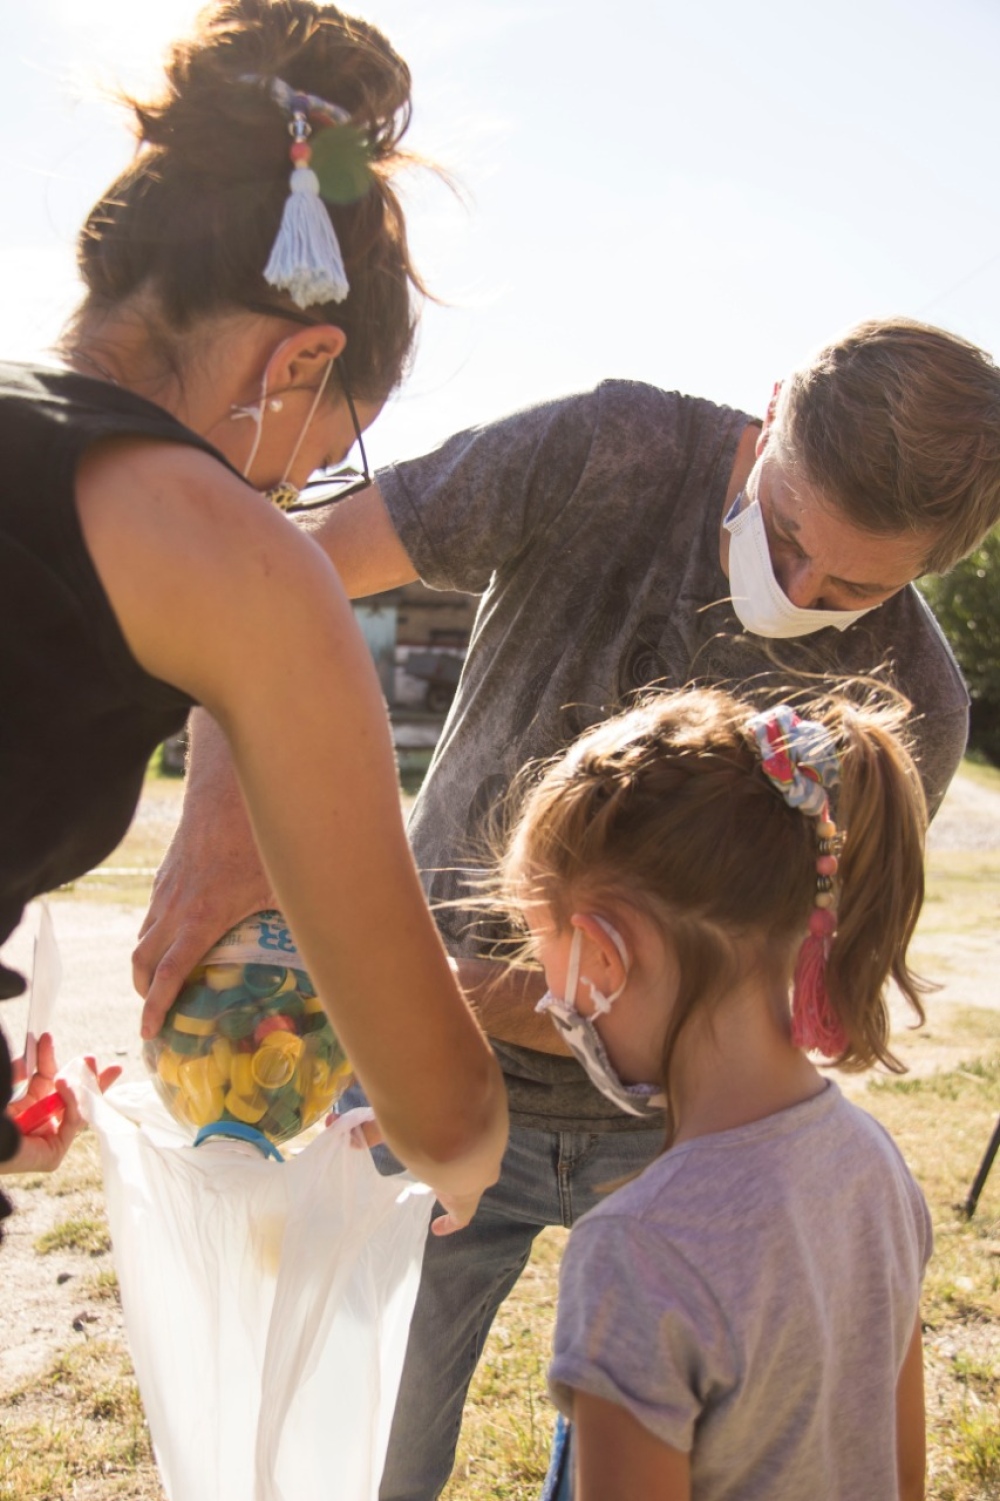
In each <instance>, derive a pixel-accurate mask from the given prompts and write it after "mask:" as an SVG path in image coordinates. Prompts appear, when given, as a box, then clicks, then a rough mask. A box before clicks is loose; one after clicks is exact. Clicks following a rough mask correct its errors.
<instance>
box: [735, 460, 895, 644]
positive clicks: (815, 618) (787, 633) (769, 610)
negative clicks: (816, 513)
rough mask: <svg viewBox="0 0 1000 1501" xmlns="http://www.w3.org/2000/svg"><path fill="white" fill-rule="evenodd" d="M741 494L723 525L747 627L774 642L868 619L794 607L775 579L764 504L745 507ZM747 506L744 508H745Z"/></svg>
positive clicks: (844, 627)
mask: <svg viewBox="0 0 1000 1501" xmlns="http://www.w3.org/2000/svg"><path fill="white" fill-rule="evenodd" d="M744 496H745V492H744V491H742V490H741V491H740V493H739V495H737V497H736V499H735V500H734V502H733V504H732V507H731V509H730V511H729V513H728V515H727V516H726V519H725V521H724V522H723V525H724V527H725V529H726V531H727V532H728V533H729V588H730V593H731V596H732V602H733V609H734V610H735V611H736V614H737V616H738V617H739V620H740V624H741V625H742V626H743V629H744V630H746V631H749V632H750V634H751V635H753V636H766V637H769V638H770V639H772V640H777V639H783V638H788V637H795V636H811V635H812V634H813V632H815V631H825V630H828V629H830V628H831V627H832V628H833V629H834V630H838V631H846V630H847V628H848V626H850V625H853V624H854V622H855V621H856V620H860V619H861V617H862V615H867V614H868V613H869V611H870V610H873V609H876V608H877V606H875V605H867V606H866V607H865V608H864V609H863V610H804V609H800V607H799V606H798V605H793V604H792V602H791V600H790V599H789V598H788V596H787V594H785V592H784V590H783V589H782V587H781V585H780V584H779V583H778V580H777V579H776V578H775V575H774V565H773V564H772V562H771V550H770V548H769V547H768V545H767V532H766V530H765V527H764V517H763V514H762V512H761V509H760V503H759V501H752V502H751V503H750V504H749V505H744V504H743V502H744ZM741 507H742V509H741Z"/></svg>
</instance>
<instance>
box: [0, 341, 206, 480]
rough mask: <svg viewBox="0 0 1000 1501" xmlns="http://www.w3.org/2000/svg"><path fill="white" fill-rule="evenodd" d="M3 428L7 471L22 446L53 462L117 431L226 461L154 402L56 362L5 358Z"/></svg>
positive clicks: (0, 367)
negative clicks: (202, 452)
mask: <svg viewBox="0 0 1000 1501" xmlns="http://www.w3.org/2000/svg"><path fill="white" fill-rule="evenodd" d="M0 431H2V432H3V437H4V447H5V455H6V457H7V465H6V467H7V470H8V473H9V472H10V468H11V460H12V459H14V460H15V461H16V459H17V456H18V454H19V453H20V452H23V453H24V454H25V456H26V457H27V458H30V457H31V456H32V455H33V456H34V457H35V459H36V461H37V460H41V459H44V460H47V461H48V463H49V464H52V463H54V462H56V461H57V459H58V457H59V456H60V455H62V454H72V453H76V452H82V451H83V450H84V449H86V448H87V447H88V446H89V445H90V444H91V443H94V442H97V441H99V440H100V439H102V438H106V437H114V436H123V437H128V436H134V437H147V438H151V439H153V440H154V441H155V440H160V441H163V442H168V443H180V444H186V445H188V446H190V447H192V448H198V449H202V450H204V451H206V452H208V453H210V454H211V455H212V456H213V457H214V458H216V459H217V460H218V461H219V462H220V463H223V464H224V463H225V462H226V461H225V460H224V459H223V458H222V455H221V454H219V453H218V452H217V450H215V449H214V448H213V447H212V445H211V444H209V443H207V442H206V441H205V440H204V439H203V438H201V437H199V436H198V434H197V433H194V432H192V431H191V429H190V428H188V427H185V426H184V424H183V423H182V422H180V421H178V419H177V418H176V417H174V416H172V415H171V413H170V412H168V411H166V410H165V409H164V408H163V407H160V406H157V405H156V403H155V402H152V401H149V400H147V399H146V398H145V397H143V396H138V395H136V394H135V393H134V392H133V391H128V390H126V389H125V388H124V387H122V386H117V385H114V384H112V383H111V382H110V381H106V380H95V379H93V378H92V377H90V376H86V375H81V374H80V373H79V372H77V371H75V370H68V369H65V368H63V367H60V366H56V365H44V364H19V363H15V362H0ZM40 443H41V444H43V445H44V446H43V447H41V448H40V447H39V444H40Z"/></svg>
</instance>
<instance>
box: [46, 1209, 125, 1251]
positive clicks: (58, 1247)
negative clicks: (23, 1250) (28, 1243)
mask: <svg viewBox="0 0 1000 1501" xmlns="http://www.w3.org/2000/svg"><path fill="white" fill-rule="evenodd" d="M35 1250H36V1251H37V1252H38V1255H39V1256H48V1255H49V1254H50V1252H52V1251H82V1252H83V1253H84V1254H85V1255H87V1256H103V1255H105V1254H106V1253H107V1252H108V1251H110V1250H111V1237H110V1235H109V1234H108V1226H107V1222H106V1220H104V1218H103V1217H100V1218H93V1217H91V1216H89V1215H81V1216H79V1217H78V1218H75V1219H70V1220H63V1221H62V1223H61V1224H59V1225H56V1226H55V1227H54V1229H52V1230H46V1232H45V1234H44V1235H40V1236H39V1237H38V1239H37V1240H36V1241H35Z"/></svg>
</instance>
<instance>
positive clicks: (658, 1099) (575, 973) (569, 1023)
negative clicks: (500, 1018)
mask: <svg viewBox="0 0 1000 1501" xmlns="http://www.w3.org/2000/svg"><path fill="white" fill-rule="evenodd" d="M594 917H595V919H596V920H597V922H599V923H600V925H601V927H602V928H603V929H604V931H605V932H606V933H607V935H608V937H609V938H610V939H611V940H612V942H613V943H614V945H615V947H616V948H617V950H618V953H619V954H620V955H621V961H622V964H623V965H624V966H625V970H626V972H627V971H628V964H629V958H628V950H627V948H626V947H625V941H624V939H623V938H622V936H621V934H620V933H619V932H618V930H617V929H616V928H613V927H612V926H611V924H610V923H609V922H606V921H605V920H604V918H603V917H598V916H597V913H596V912H595V914H594ZM582 946H583V930H582V929H581V928H575V929H574V930H573V938H572V942H571V944H570V951H569V966H568V968H567V970H566V995H565V997H561V996H555V995H553V994H552V992H551V991H546V993H545V995H543V996H542V999H541V1000H540V1001H539V1002H538V1004H537V1006H536V1007H535V1010H536V1011H542V1012H545V1011H547V1012H548V1014H549V1016H550V1018H551V1019H552V1022H553V1023H554V1025H555V1027H556V1029H557V1030H558V1031H559V1032H560V1033H561V1034H562V1039H563V1041H564V1042H565V1044H566V1046H567V1047H568V1048H569V1050H570V1052H571V1053H572V1054H573V1056H574V1058H575V1059H576V1060H577V1062H578V1063H579V1064H580V1065H581V1067H582V1068H583V1069H585V1070H586V1073H587V1075H588V1077H589V1078H590V1082H591V1083H592V1084H593V1086H594V1088H595V1089H599V1090H600V1092H601V1094H602V1095H604V1096H605V1098H606V1099H609V1100H611V1101H612V1102H613V1103H614V1104H615V1105H617V1106H618V1108H619V1110H625V1111H627V1112H628V1114H629V1115H660V1114H662V1112H663V1109H664V1107H665V1106H666V1103H667V1101H666V1096H665V1095H664V1093H663V1091H662V1089H661V1088H660V1086H659V1085H658V1084H625V1083H623V1082H622V1080H621V1079H620V1078H619V1077H618V1074H617V1072H616V1071H615V1068H614V1065H613V1064H612V1062H611V1059H610V1058H609V1057H608V1054H607V1050H606V1048H605V1046H604V1044H603V1042H602V1041H601V1039H600V1037H599V1036H598V1033H597V1028H596V1027H595V1026H594V1020H593V1017H589V1016H583V1015H581V1013H580V1012H579V1011H578V1010H577V1009H576V991H577V986H578V985H579V982H580V951H581V949H582ZM584 984H586V985H587V986H588V987H589V989H590V994H591V997H592V998H593V1002H594V1016H603V1015H604V1013H605V1012H607V1011H610V1010H611V1007H612V1004H613V1003H614V1002H615V1001H616V1000H617V999H618V997H619V996H620V995H621V993H622V991H623V990H624V989H625V984H626V981H624V980H623V981H622V983H621V985H620V986H619V987H618V989H617V990H616V991H615V992H614V993H613V994H612V995H604V994H603V992H602V991H600V990H598V989H597V986H596V985H594V984H593V982H592V981H590V980H585V981H584Z"/></svg>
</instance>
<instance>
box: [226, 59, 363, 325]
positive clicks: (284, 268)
mask: <svg viewBox="0 0 1000 1501" xmlns="http://www.w3.org/2000/svg"><path fill="white" fill-rule="evenodd" d="M240 81H241V82H242V83H256V84H263V85H264V86H265V87H267V88H268V89H269V90H270V93H271V97H272V98H273V99H274V101H275V103H276V104H278V105H280V106H281V108H282V109H283V110H285V111H286V112H287V113H288V114H290V115H291V120H290V121H289V125H288V131H289V134H290V135H291V137H292V146H291V150H290V152H289V155H290V157H291V159H292V174H291V177H290V178H289V193H288V197H287V199H286V200H285V207H284V212H283V213H282V216H281V227H280V229H279V230H278V235H277V238H276V239H275V242H274V245H273V246H272V248H271V255H270V258H269V259H268V262H267V265H266V266H265V267H264V280H265V281H266V282H268V283H269V285H270V286H272V287H276V288H277V289H278V290H279V291H282V292H287V293H288V295H289V296H290V297H291V299H292V301H293V302H294V303H296V305H297V306H298V307H300V308H306V307H310V306H312V304H314V303H318V302H343V300H344V298H345V297H346V296H347V294H348V292H349V291H350V290H351V289H350V285H349V283H348V280H347V273H346V271H345V270H344V258H343V255H342V254H341V250H340V242H339V241H338V239H337V233H336V230H335V229H334V227H333V225H332V223H331V222H330V215H329V213H328V212H327V209H326V205H325V203H324V202H323V199H322V198H321V196H320V185H319V178H318V177H317V176H316V173H315V172H313V171H312V169H311V168H310V166H309V162H310V159H311V157H312V149H311V147H310V145H309V137H310V136H311V135H312V126H311V125H310V123H309V116H310V115H318V116H320V117H321V118H322V119H323V121H324V123H325V124H329V125H347V124H349V123H350V118H351V117H350V115H349V114H348V112H347V110H345V109H341V107H340V105H339V104H330V103H329V102H328V101H327V100H325V99H318V98H317V97H316V96H315V95H313V94H302V93H299V92H298V91H297V90H295V89H293V88H292V87H291V86H290V85H289V84H287V83H286V82H285V81H284V79H283V78H271V79H265V78H260V77H258V76H256V75H255V74H249V75H244V77H243V78H242V79H241V80H240Z"/></svg>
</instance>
